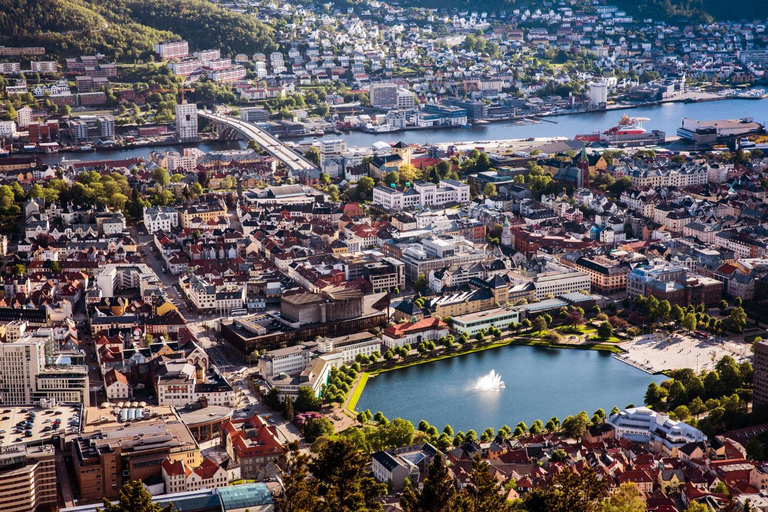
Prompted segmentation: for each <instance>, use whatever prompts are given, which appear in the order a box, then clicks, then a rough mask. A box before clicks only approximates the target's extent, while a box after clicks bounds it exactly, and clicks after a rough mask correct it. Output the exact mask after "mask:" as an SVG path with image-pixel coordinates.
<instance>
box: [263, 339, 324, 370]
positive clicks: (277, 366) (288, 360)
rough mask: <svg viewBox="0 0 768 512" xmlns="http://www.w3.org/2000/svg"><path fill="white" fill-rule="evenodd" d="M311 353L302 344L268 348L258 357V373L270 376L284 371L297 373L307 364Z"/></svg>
mask: <svg viewBox="0 0 768 512" xmlns="http://www.w3.org/2000/svg"><path fill="white" fill-rule="evenodd" d="M311 355H312V353H311V352H310V351H309V350H307V348H306V347H305V346H304V345H295V346H293V347H286V348H278V349H275V350H270V351H269V352H267V353H266V354H264V355H263V356H261V357H260V358H259V365H258V366H259V373H260V374H261V375H262V376H263V377H272V376H273V375H279V374H281V373H284V374H286V375H298V374H299V373H301V372H303V371H304V369H305V368H306V367H307V365H308V364H309V360H310V358H311Z"/></svg>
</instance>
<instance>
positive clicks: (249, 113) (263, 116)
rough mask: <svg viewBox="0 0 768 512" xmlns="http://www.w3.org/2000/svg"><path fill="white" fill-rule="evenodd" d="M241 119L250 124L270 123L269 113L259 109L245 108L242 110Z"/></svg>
mask: <svg viewBox="0 0 768 512" xmlns="http://www.w3.org/2000/svg"><path fill="white" fill-rule="evenodd" d="M240 119H242V120H243V121H248V122H249V123H266V122H267V121H269V112H268V111H267V110H266V109H263V108H258V107H245V108H241V109H240Z"/></svg>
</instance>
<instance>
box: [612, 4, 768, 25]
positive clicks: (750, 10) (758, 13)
mask: <svg viewBox="0 0 768 512" xmlns="http://www.w3.org/2000/svg"><path fill="white" fill-rule="evenodd" d="M609 3H610V2H609ZM616 4H617V5H619V6H620V7H622V8H624V9H627V11H628V12H630V13H632V14H634V15H636V16H640V17H641V18H653V19H663V20H667V21H675V20H678V21H679V20H690V21H693V22H708V21H711V20H713V19H716V20H732V21H738V20H741V19H747V20H750V21H751V20H754V19H757V18H760V19H765V18H766V17H768V2H763V1H755V0H731V1H728V2H725V1H723V0H616Z"/></svg>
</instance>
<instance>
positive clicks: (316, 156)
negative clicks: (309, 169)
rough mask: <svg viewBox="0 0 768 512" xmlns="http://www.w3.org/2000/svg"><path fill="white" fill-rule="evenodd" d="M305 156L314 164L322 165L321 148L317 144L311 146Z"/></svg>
mask: <svg viewBox="0 0 768 512" xmlns="http://www.w3.org/2000/svg"><path fill="white" fill-rule="evenodd" d="M304 157H305V158H306V159H307V160H309V161H310V162H312V163H313V164H315V165H317V166H318V167H319V166H320V150H319V149H317V147H315V146H310V147H309V148H308V149H307V151H305V152H304Z"/></svg>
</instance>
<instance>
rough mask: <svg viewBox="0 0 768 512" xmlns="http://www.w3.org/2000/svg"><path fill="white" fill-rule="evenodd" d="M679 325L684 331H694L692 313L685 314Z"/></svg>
mask: <svg viewBox="0 0 768 512" xmlns="http://www.w3.org/2000/svg"><path fill="white" fill-rule="evenodd" d="M680 325H682V326H683V327H684V328H685V329H688V330H689V331H695V330H696V315H694V314H693V313H687V314H686V315H685V317H684V318H683V321H682V322H680Z"/></svg>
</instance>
